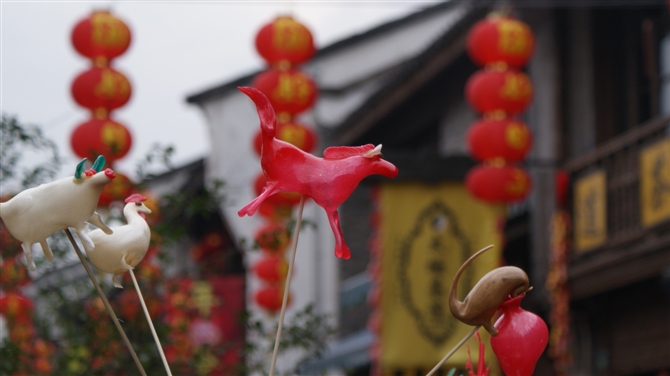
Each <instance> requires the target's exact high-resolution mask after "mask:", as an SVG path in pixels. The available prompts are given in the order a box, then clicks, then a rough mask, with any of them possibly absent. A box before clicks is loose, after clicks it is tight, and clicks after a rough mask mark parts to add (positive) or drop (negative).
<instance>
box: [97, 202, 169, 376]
mask: <svg viewBox="0 0 670 376" xmlns="http://www.w3.org/2000/svg"><path fill="white" fill-rule="evenodd" d="M146 200H147V198H146V197H144V196H142V195H141V194H137V193H136V194H133V195H131V196H130V197H128V198H127V199H126V206H125V207H124V208H123V216H124V217H125V218H126V222H127V224H125V225H123V226H119V227H115V228H114V233H113V234H111V235H107V234H105V233H103V232H102V231H100V230H94V231H91V232H90V234H89V236H90V237H91V239H92V240H93V243H94V244H95V251H94V252H91V253H88V252H87V254H88V258H89V260H91V263H93V265H95V267H96V268H98V269H99V270H101V271H103V272H105V273H110V274H112V275H113V276H112V281H113V283H114V286H115V287H119V288H122V286H121V284H120V283H119V281H118V279H117V278H116V277H117V276H118V275H120V274H122V273H124V272H126V271H127V272H129V273H130V277H131V278H132V280H133V284H134V285H135V290H136V291H137V295H138V296H139V298H140V303H141V304H142V309H143V311H144V316H145V317H146V319H147V323H148V324H149V328H150V329H151V334H152V335H153V337H154V341H155V342H156V346H157V347H158V351H159V353H160V356H161V360H162V361H163V365H164V366H165V370H166V371H167V374H168V375H172V371H171V370H170V366H169V365H168V362H167V358H166V357H165V353H164V352H163V347H162V346H161V343H160V340H159V339H158V334H156V329H155V328H154V324H153V322H152V321H151V316H149V311H148V310H147V306H146V303H145V302H144V297H143V296H142V291H140V286H139V284H138V283H137V279H136V278H135V273H134V272H133V268H134V267H135V266H137V264H139V263H140V261H142V259H144V256H145V255H146V254H147V250H148V249H149V242H150V241H151V229H149V225H148V224H147V221H146V220H145V219H144V218H143V217H142V216H141V214H142V213H145V214H151V210H150V209H149V208H147V207H146V205H144V203H143V202H144V201H146Z"/></svg>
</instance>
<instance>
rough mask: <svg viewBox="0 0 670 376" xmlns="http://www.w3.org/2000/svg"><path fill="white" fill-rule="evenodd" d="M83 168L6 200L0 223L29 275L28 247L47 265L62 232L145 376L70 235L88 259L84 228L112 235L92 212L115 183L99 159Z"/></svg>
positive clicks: (89, 244)
mask: <svg viewBox="0 0 670 376" xmlns="http://www.w3.org/2000/svg"><path fill="white" fill-rule="evenodd" d="M85 163H86V158H84V159H83V160H82V161H81V162H79V164H78V165H77V168H76V169H75V173H74V176H71V177H66V178H62V179H59V180H56V181H53V182H51V183H47V184H42V185H40V186H38V187H35V188H30V189H26V190H25V191H22V192H20V193H19V194H17V195H16V196H14V197H13V198H12V199H11V200H9V201H7V202H5V203H2V204H0V218H2V221H3V222H4V223H5V226H6V227H7V230H8V231H9V233H10V234H12V236H14V237H15V238H16V239H17V240H18V241H20V242H21V246H22V248H23V252H24V254H25V256H26V262H27V263H28V269H30V270H35V269H36V268H35V262H34V261H33V257H32V252H31V247H32V245H33V244H35V243H40V245H41V246H42V251H43V252H44V255H45V257H46V258H47V259H48V260H51V259H52V258H53V253H52V252H51V248H49V245H48V244H47V241H46V239H47V238H48V237H49V236H51V235H53V234H54V233H55V232H57V231H59V230H64V231H65V235H67V237H68V239H69V240H70V243H71V244H72V247H73V248H74V250H75V252H76V253H77V257H79V260H80V261H81V263H82V265H83V266H84V269H85V270H86V274H88V277H89V278H90V279H91V282H92V283H93V286H94V287H95V289H96V291H97V292H98V295H100V298H101V299H102V302H103V303H104V305H105V308H106V309H107V312H108V313H109V316H110V317H111V318H112V322H114V325H115V326H116V329H117V330H118V331H119V334H120V335H121V338H122V339H123V341H124V343H125V345H126V347H127V348H128V351H129V352H130V355H131V356H132V358H133V361H134V362H135V365H136V366H137V369H138V370H139V371H140V373H141V374H142V375H144V376H146V372H145V371H144V368H143V367H142V363H141V362H140V360H139V358H138V357H137V354H136V353H135V350H134V349H133V346H132V345H131V344H130V340H128V336H126V333H125V332H124V331H123V328H122V327H121V324H120V323H119V319H118V318H117V317H116V314H115V313H114V310H113V309H112V306H111V305H110V304H109V301H108V300H107V297H106V296H105V294H104V293H103V292H102V289H101V288H100V285H99V284H98V282H97V281H96V279H95V276H94V275H93V272H92V271H91V268H90V267H89V266H88V263H87V262H86V260H85V259H84V255H83V254H82V253H81V251H80V250H79V246H78V245H77V243H76V241H75V240H74V237H73V236H72V233H71V232H70V227H72V228H74V229H75V230H76V231H77V234H78V235H79V239H80V240H81V243H82V244H83V245H84V249H85V250H86V252H87V253H89V254H92V253H93V252H95V245H94V244H93V241H92V240H91V238H90V237H89V235H88V228H87V226H86V223H87V222H88V223H91V224H93V225H95V226H97V227H99V228H100V229H102V231H101V232H104V233H106V234H110V235H111V234H112V233H113V231H112V229H110V228H109V227H108V226H107V225H106V224H104V223H103V221H102V220H101V219H100V216H99V215H98V213H96V212H95V209H96V207H97V205H98V201H99V200H100V194H101V193H102V190H103V189H104V188H105V186H106V185H107V184H108V183H109V182H111V181H112V179H114V178H115V177H116V174H115V173H114V171H113V170H112V169H109V168H108V169H105V170H104V171H102V168H103V167H104V165H105V157H103V156H99V157H98V158H97V159H96V160H95V162H94V163H93V166H92V167H91V168H90V169H88V170H86V171H84V165H85Z"/></svg>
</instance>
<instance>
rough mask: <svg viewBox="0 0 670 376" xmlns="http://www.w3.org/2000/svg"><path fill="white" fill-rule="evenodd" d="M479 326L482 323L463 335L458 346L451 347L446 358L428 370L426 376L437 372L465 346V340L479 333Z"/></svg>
mask: <svg viewBox="0 0 670 376" xmlns="http://www.w3.org/2000/svg"><path fill="white" fill-rule="evenodd" d="M479 328H481V325H477V326H475V327H474V328H472V330H471V331H470V333H468V334H467V335H466V336H465V337H463V339H462V340H461V342H459V343H458V344H456V346H455V347H454V348H453V349H451V351H449V353H448V354H447V355H445V356H444V358H442V360H440V362H439V363H437V365H436V366H435V368H433V369H432V370H430V372H428V373H427V374H426V376H431V375H432V374H434V373H435V372H437V370H438V369H440V367H442V365H443V364H444V363H445V362H446V361H447V360H449V358H451V356H452V355H454V353H455V352H456V350H458V349H460V348H461V346H463V345H464V344H465V342H466V341H467V340H469V339H470V337H472V336H473V335H474V334H475V333H477V330H479Z"/></svg>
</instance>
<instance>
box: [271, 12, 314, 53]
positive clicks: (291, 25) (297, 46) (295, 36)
mask: <svg viewBox="0 0 670 376" xmlns="http://www.w3.org/2000/svg"><path fill="white" fill-rule="evenodd" d="M273 27H274V33H273V39H272V43H273V44H274V46H275V47H276V48H278V49H282V50H304V49H307V48H309V35H308V34H307V33H306V31H305V27H304V26H302V25H300V24H298V23H297V22H295V21H294V20H293V19H292V18H288V17H282V18H279V19H277V21H276V22H275V23H274V25H273Z"/></svg>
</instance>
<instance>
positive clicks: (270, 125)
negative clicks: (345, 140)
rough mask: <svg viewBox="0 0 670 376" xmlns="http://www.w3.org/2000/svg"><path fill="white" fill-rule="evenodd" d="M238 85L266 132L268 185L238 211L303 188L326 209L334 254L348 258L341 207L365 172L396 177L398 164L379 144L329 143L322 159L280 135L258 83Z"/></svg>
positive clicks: (251, 210) (248, 210)
mask: <svg viewBox="0 0 670 376" xmlns="http://www.w3.org/2000/svg"><path fill="white" fill-rule="evenodd" d="M239 89H240V91H242V92H243V93H244V94H246V95H247V96H248V97H249V98H251V100H252V101H254V103H255V104H256V108H257V110H258V117H259V118H260V123H261V133H262V146H261V167H262V168H263V172H264V173H265V176H266V177H267V184H266V185H265V188H264V190H263V192H262V193H261V194H260V195H259V196H258V197H256V198H255V199H254V200H253V201H251V202H250V203H249V204H247V205H246V206H245V207H243V208H242V209H241V210H240V211H239V212H237V214H238V215H239V216H240V217H243V216H244V215H249V216H251V215H253V214H254V213H255V212H256V210H257V209H258V207H259V206H260V204H261V203H262V202H263V201H264V200H265V199H267V198H268V197H270V196H272V195H274V194H275V193H279V192H299V193H301V194H303V195H305V196H308V197H311V198H312V199H313V200H314V202H316V203H317V204H318V205H319V206H321V207H322V208H324V209H325V210H326V214H327V215H328V221H329V222H330V227H331V228H332V230H333V234H334V235H335V256H337V257H339V258H344V259H348V258H349V257H350V256H351V252H350V251H349V247H347V245H346V244H345V242H344V238H343V237H342V230H341V229H340V217H339V215H338V214H337V208H338V207H339V206H340V204H342V203H343V202H344V200H346V199H347V198H348V197H349V195H351V193H352V192H353V191H354V189H355V188H356V186H357V185H358V183H359V182H360V181H361V180H363V178H365V177H366V176H368V175H373V174H378V175H383V176H386V177H389V178H394V177H396V176H397V175H398V169H397V168H396V167H395V166H394V165H393V164H391V163H389V162H387V161H385V160H383V159H382V158H381V145H378V146H377V147H374V146H373V145H371V144H368V145H363V146H358V147H349V146H337V147H330V148H327V149H326V150H325V151H324V152H323V155H324V158H318V157H315V156H313V155H311V154H308V153H305V152H304V151H302V150H300V149H298V148H297V147H295V146H293V145H291V144H289V143H287V142H284V141H281V140H278V139H276V138H275V132H276V130H275V129H276V127H275V126H276V118H275V113H274V110H273V108H272V106H271V105H270V102H269V101H268V99H267V98H266V97H265V96H264V95H263V94H262V93H261V92H260V91H258V90H256V89H254V88H250V87H240V88H239Z"/></svg>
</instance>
